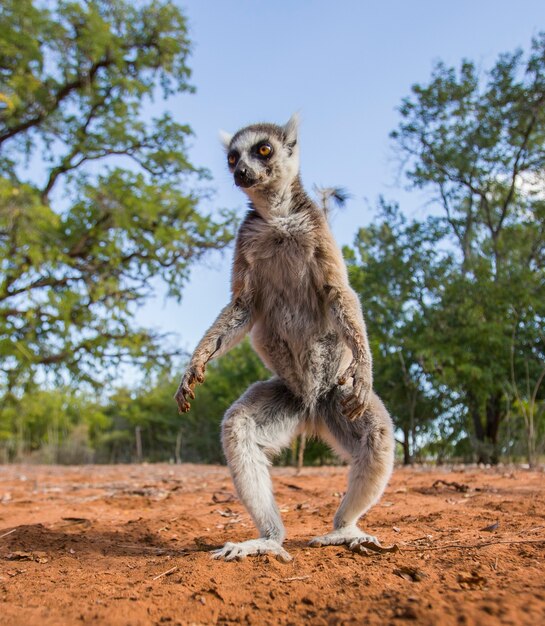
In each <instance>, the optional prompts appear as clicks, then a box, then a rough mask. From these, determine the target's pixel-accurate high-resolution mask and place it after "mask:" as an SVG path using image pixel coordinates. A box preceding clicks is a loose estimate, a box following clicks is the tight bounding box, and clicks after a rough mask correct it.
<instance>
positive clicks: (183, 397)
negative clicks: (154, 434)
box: [174, 250, 252, 413]
mask: <svg viewBox="0 0 545 626" xmlns="http://www.w3.org/2000/svg"><path fill="white" fill-rule="evenodd" d="M247 273H248V268H247V265H246V263H245V262H244V259H243V258H242V256H241V255H240V253H239V252H238V250H237V252H236V253H235V261H234V264H233V285H232V298H231V302H230V303H229V304H228V305H227V306H226V307H225V308H224V309H223V310H222V311H221V313H220V314H219V315H218V317H217V319H216V321H215V322H214V323H213V324H212V326H211V327H210V328H209V329H208V331H207V332H206V333H205V335H204V337H203V338H202V339H201V340H200V342H199V345H198V346H197V347H196V348H195V351H194V352H193V355H192V356H191V359H190V361H189V365H188V368H187V370H186V372H185V374H184V375H183V377H182V380H181V382H180V385H179V387H178V391H177V392H176V394H175V396H174V399H175V400H176V402H177V404H178V410H179V412H180V413H187V411H189V409H190V404H189V399H190V398H191V399H194V398H195V392H194V389H195V385H196V384H197V383H203V382H204V372H205V369H206V364H207V363H208V362H209V361H211V360H212V359H216V358H218V357H220V356H221V355H222V354H225V353H226V352H228V351H229V350H230V349H231V348H233V347H234V346H236V345H237V344H238V343H239V342H240V341H242V339H243V338H244V336H245V335H246V333H247V332H248V331H249V330H250V328H251V325H252V308H251V300H250V297H249V289H248V279H247Z"/></svg>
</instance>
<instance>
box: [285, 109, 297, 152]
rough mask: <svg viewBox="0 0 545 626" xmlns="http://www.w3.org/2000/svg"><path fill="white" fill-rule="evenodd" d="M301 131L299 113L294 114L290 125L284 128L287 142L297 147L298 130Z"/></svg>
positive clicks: (289, 121) (289, 122)
mask: <svg viewBox="0 0 545 626" xmlns="http://www.w3.org/2000/svg"><path fill="white" fill-rule="evenodd" d="M298 129H299V113H294V114H293V115H292V116H291V117H290V119H289V120H288V123H287V124H286V125H285V126H284V132H285V133H286V141H287V143H288V144H293V145H295V144H296V143H297V130H298Z"/></svg>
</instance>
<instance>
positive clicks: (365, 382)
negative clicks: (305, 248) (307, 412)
mask: <svg viewBox="0 0 545 626" xmlns="http://www.w3.org/2000/svg"><path fill="white" fill-rule="evenodd" d="M324 243H325V244H326V246H327V253H326V255H325V257H326V258H327V259H328V260H329V261H330V263H329V264H328V265H329V266H328V265H327V264H326V267H325V268H324V269H325V275H324V278H325V291H326V294H327V300H328V305H329V312H330V315H331V318H332V320H333V322H334V324H335V326H336V327H337V330H338V331H339V333H340V335H341V337H342V338H343V340H344V341H345V343H346V344H347V345H348V347H349V348H350V350H351V351H352V362H351V363H350V365H349V366H348V368H347V369H346V370H345V371H344V372H343V373H342V374H341V376H340V377H339V380H338V384H339V385H344V384H345V383H346V382H347V381H348V380H349V379H350V378H352V381H353V382H352V390H351V393H350V395H349V396H348V398H347V400H346V402H345V404H344V406H343V408H344V414H345V416H346V417H347V418H348V419H355V418H357V417H359V416H360V415H362V414H363V413H364V412H365V409H366V407H367V404H368V402H369V399H370V393H371V390H372V387H373V360H372V356H371V349H370V348H369V340H368V339H367V329H366V326H365V321H364V319H363V314H362V311H361V305H360V302H359V300H358V297H357V295H356V293H355V292H354V290H353V289H352V288H351V287H350V285H349V284H348V278H347V276H346V267H345V265H344V260H343V258H342V256H341V254H340V251H339V250H338V248H337V247H336V246H335V244H334V243H333V242H332V241H330V242H327V239H326V241H325V242H324ZM328 243H329V245H327V244H328Z"/></svg>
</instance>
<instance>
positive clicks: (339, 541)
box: [309, 526, 399, 554]
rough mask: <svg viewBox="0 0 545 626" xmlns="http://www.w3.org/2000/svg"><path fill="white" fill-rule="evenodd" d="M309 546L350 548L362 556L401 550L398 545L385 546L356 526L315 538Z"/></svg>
mask: <svg viewBox="0 0 545 626" xmlns="http://www.w3.org/2000/svg"><path fill="white" fill-rule="evenodd" d="M309 545H310V546H312V547H313V548H319V547H321V546H341V545H345V546H348V549H349V550H352V552H359V553H360V554H371V553H373V552H378V553H382V552H397V551H398V550H399V548H398V547H397V546H396V545H393V546H383V545H381V543H380V541H379V540H378V539H377V538H376V537H375V536H374V535H368V534H367V533H364V532H362V531H361V530H360V529H359V528H357V527H356V526H347V527H345V528H339V529H337V530H333V531H332V532H330V533H328V534H327V535H322V536H320V537H314V539H311V540H310V542H309Z"/></svg>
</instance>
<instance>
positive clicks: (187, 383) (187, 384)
mask: <svg viewBox="0 0 545 626" xmlns="http://www.w3.org/2000/svg"><path fill="white" fill-rule="evenodd" d="M204 370H205V366H204V364H203V363H196V364H192V365H190V366H189V367H188V369H187V371H186V373H185V374H184V375H183V377H182V380H181V382H180V386H179V387H178V391H177V392H176V394H175V396H174V399H175V400H176V402H177V404H178V413H187V412H188V411H189V409H190V407H191V405H190V404H189V398H191V399H192V400H194V399H195V392H194V389H195V385H196V384H197V383H203V382H204Z"/></svg>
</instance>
